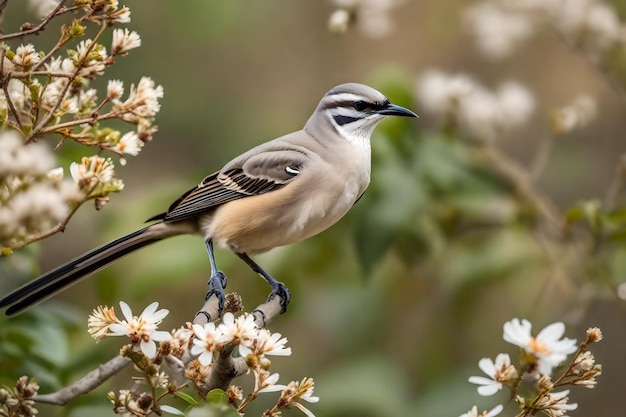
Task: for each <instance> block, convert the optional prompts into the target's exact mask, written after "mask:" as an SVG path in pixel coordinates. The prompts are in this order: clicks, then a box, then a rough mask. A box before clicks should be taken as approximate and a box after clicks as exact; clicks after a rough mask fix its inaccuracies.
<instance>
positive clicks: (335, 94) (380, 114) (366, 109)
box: [305, 83, 417, 142]
mask: <svg viewBox="0 0 626 417" xmlns="http://www.w3.org/2000/svg"><path fill="white" fill-rule="evenodd" d="M389 116H402V117H417V115H416V114H415V113H413V112H412V111H411V110H409V109H406V108H404V107H401V106H398V105H396V104H393V103H391V102H390V101H389V99H388V98H387V97H385V96H384V95H383V94H382V93H381V92H379V91H377V90H375V89H373V88H371V87H368V86H366V85H363V84H357V83H348V84H341V85H338V86H337V87H334V88H333V89H332V90H330V91H329V92H328V93H326V94H325V95H324V97H322V100H321V101H320V103H319V104H318V106H317V109H315V112H314V113H313V115H312V116H311V118H310V119H309V121H308V122H307V125H306V126H305V130H313V131H315V130H316V128H318V127H320V126H331V127H332V129H333V131H334V132H336V133H338V134H339V136H341V137H343V138H344V139H347V140H348V141H351V142H352V141H358V140H367V141H369V139H370V136H371V135H372V132H373V131H374V128H375V127H376V125H377V124H378V123H379V122H380V121H381V120H383V119H385V118H387V117H389ZM316 136H320V135H319V133H318V134H316Z"/></svg>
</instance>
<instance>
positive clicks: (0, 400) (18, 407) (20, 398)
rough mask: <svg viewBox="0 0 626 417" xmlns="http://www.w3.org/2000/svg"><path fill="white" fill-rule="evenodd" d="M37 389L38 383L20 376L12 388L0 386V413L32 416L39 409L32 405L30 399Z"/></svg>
mask: <svg viewBox="0 0 626 417" xmlns="http://www.w3.org/2000/svg"><path fill="white" fill-rule="evenodd" d="M38 391H39V385H38V384H37V383H36V382H34V381H31V380H29V379H28V377H26V376H22V377H20V378H19V379H18V380H17V382H16V383H15V387H14V388H0V415H2V416H24V417H34V416H35V415H37V413H38V412H39V410H37V409H36V408H35V407H34V404H35V401H34V400H33V399H32V398H33V397H34V396H35V395H37V392H38Z"/></svg>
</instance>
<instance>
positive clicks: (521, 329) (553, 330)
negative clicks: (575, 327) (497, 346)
mask: <svg viewBox="0 0 626 417" xmlns="http://www.w3.org/2000/svg"><path fill="white" fill-rule="evenodd" d="M531 328H532V324H531V323H530V322H529V321H528V320H526V319H524V320H521V321H520V320H519V319H513V320H511V321H508V322H506V323H504V335H503V338H504V340H505V341H506V342H509V343H512V344H514V345H516V346H519V347H521V348H522V349H524V350H525V351H526V352H527V353H529V354H531V355H533V356H534V357H535V359H536V364H537V371H538V372H539V373H540V374H545V375H550V374H551V372H552V368H554V367H556V366H558V365H559V364H560V363H561V362H563V361H564V360H565V359H566V358H567V355H569V354H570V353H574V352H575V351H576V350H577V346H576V340H574V339H569V338H564V339H561V337H562V336H563V333H565V325H564V324H563V323H561V322H557V323H552V324H550V325H548V326H546V327H545V328H544V329H543V330H541V331H540V332H539V334H538V335H537V337H533V336H532V335H531V333H530V331H531Z"/></svg>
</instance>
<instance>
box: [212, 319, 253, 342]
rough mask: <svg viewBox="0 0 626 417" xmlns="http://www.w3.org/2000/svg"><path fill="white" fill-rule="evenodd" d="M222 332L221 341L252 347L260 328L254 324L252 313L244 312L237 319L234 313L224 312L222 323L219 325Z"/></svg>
mask: <svg viewBox="0 0 626 417" xmlns="http://www.w3.org/2000/svg"><path fill="white" fill-rule="evenodd" d="M219 331H220V333H221V336H220V343H234V344H236V345H243V346H244V347H250V346H251V344H252V340H254V338H256V336H257V334H258V328H257V327H256V324H254V316H252V314H243V315H241V316H239V317H237V318H236V319H235V316H234V315H233V313H226V314H224V318H223V319H222V324H220V325H219Z"/></svg>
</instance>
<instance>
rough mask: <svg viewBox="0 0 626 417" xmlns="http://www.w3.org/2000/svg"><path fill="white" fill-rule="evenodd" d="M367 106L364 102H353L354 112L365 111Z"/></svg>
mask: <svg viewBox="0 0 626 417" xmlns="http://www.w3.org/2000/svg"><path fill="white" fill-rule="evenodd" d="M367 107H368V105H367V103H366V102H364V101H360V100H359V101H355V102H354V109H355V110H356V111H365V109H367Z"/></svg>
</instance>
